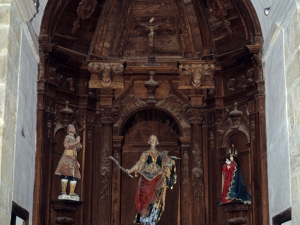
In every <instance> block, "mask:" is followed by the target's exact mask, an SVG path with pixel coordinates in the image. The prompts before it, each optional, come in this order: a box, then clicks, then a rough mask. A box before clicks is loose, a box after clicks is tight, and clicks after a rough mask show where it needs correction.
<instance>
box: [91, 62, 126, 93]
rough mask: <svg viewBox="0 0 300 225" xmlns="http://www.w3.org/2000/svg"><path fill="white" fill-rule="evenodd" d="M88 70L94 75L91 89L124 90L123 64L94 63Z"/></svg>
mask: <svg viewBox="0 0 300 225" xmlns="http://www.w3.org/2000/svg"><path fill="white" fill-rule="evenodd" d="M88 70H89V71H90V72H91V73H92V75H91V79H90V81H89V88H107V89H124V79H123V72H124V66H123V65H122V64H121V63H99V62H93V63H90V64H89V65H88Z"/></svg>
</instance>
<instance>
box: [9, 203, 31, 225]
mask: <svg viewBox="0 0 300 225" xmlns="http://www.w3.org/2000/svg"><path fill="white" fill-rule="evenodd" d="M16 217H20V218H21V219H22V220H24V225H28V224H29V212H28V211H27V210H26V209H24V208H22V207H21V206H19V205H18V204H17V203H15V202H12V209H11V222H10V224H11V225H15V224H16Z"/></svg>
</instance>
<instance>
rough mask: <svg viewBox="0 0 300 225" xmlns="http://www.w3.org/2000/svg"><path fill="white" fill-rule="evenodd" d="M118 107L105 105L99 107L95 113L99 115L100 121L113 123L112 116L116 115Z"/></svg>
mask: <svg viewBox="0 0 300 225" xmlns="http://www.w3.org/2000/svg"><path fill="white" fill-rule="evenodd" d="M118 111H119V107H115V106H112V107H105V108H99V110H98V111H97V114H99V115H100V120H101V123H113V121H114V117H115V116H116V115H117V113H118Z"/></svg>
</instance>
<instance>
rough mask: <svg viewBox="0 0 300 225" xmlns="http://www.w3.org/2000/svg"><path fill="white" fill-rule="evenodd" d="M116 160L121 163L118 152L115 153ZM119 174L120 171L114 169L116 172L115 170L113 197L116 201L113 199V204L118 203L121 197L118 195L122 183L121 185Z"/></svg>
mask: <svg viewBox="0 0 300 225" xmlns="http://www.w3.org/2000/svg"><path fill="white" fill-rule="evenodd" d="M114 158H115V159H116V160H117V161H120V160H119V159H120V156H119V153H118V152H117V151H115V152H114ZM119 173H120V169H119V168H118V167H117V166H115V167H114V170H113V182H112V184H113V189H112V190H113V196H114V199H113V203H116V202H118V199H117V197H118V196H119V195H118V193H119V189H120V183H119Z"/></svg>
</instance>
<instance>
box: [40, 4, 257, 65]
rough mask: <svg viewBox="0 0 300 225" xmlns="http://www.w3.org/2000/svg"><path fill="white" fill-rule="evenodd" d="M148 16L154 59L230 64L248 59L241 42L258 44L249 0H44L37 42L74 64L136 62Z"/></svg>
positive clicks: (144, 52) (145, 43) (142, 54)
mask: <svg viewBox="0 0 300 225" xmlns="http://www.w3.org/2000/svg"><path fill="white" fill-rule="evenodd" d="M151 18H154V20H153V22H152V25H154V55H155V56H156V58H157V59H159V58H161V59H178V60H182V59H192V60H206V59H208V60H210V59H213V60H216V61H217V62H219V63H220V65H223V66H228V67H232V66H234V65H236V64H237V63H238V62H239V61H242V60H243V59H244V58H247V55H248V51H247V50H245V49H246V48H245V46H246V45H261V44H262V37H261V31H260V27H259V23H258V19H257V17H256V14H255V11H254V9H253V7H252V5H251V2H250V0H244V1H241V0H151V1H149V0H106V1H105V0H49V2H48V5H47V8H46V10H45V14H44V18H43V23H42V30H41V36H40V44H41V46H42V47H43V44H46V43H47V44H49V43H50V44H51V45H52V46H51V48H52V49H54V50H53V54H54V55H57V56H58V57H63V58H64V59H67V60H68V61H73V62H76V63H78V65H82V64H85V62H87V61H89V60H105V59H114V60H115V59H126V60H133V61H134V60H137V61H138V60H141V59H143V58H146V57H147V56H149V37H148V34H149V25H150V23H149V20H150V19H151ZM76 63H75V64H76ZM75 64H74V65H75Z"/></svg>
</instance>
